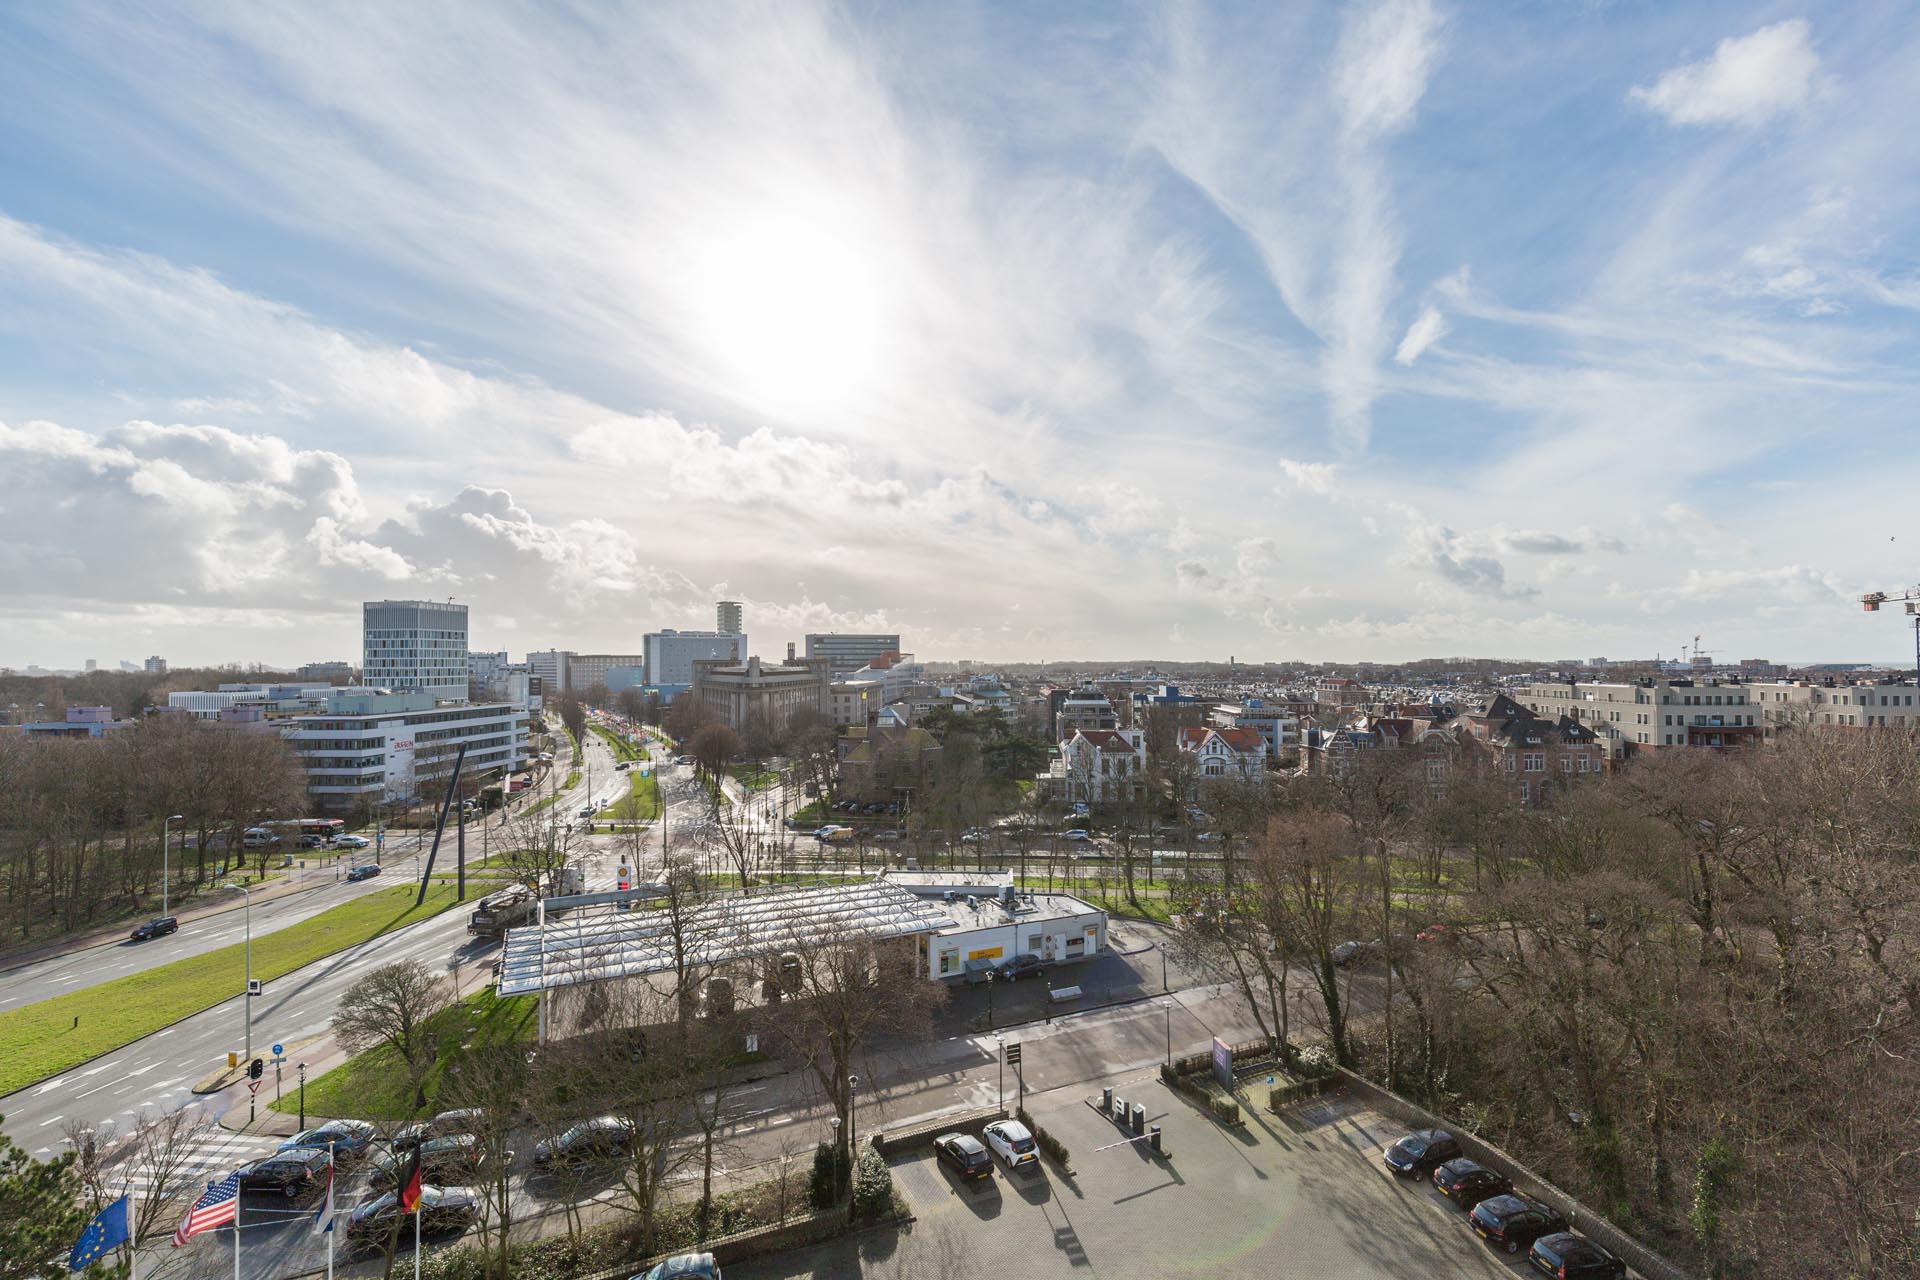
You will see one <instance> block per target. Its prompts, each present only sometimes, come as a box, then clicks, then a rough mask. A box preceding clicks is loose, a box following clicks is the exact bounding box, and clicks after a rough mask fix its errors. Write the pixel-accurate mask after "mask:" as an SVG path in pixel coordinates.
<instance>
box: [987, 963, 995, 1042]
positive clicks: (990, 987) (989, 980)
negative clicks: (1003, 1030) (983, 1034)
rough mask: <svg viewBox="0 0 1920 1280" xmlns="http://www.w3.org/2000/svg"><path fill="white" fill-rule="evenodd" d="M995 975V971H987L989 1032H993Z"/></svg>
mask: <svg viewBox="0 0 1920 1280" xmlns="http://www.w3.org/2000/svg"><path fill="white" fill-rule="evenodd" d="M993 975H994V971H993V970H992V969H989V970H987V1030H988V1031H992V1030H993Z"/></svg>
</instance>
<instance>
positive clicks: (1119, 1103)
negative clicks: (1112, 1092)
mask: <svg viewBox="0 0 1920 1280" xmlns="http://www.w3.org/2000/svg"><path fill="white" fill-rule="evenodd" d="M1113 1118H1114V1119H1116V1120H1118V1121H1120V1122H1121V1123H1123V1124H1124V1123H1125V1122H1126V1118H1127V1100H1126V1099H1125V1098H1115V1099H1114V1100H1113Z"/></svg>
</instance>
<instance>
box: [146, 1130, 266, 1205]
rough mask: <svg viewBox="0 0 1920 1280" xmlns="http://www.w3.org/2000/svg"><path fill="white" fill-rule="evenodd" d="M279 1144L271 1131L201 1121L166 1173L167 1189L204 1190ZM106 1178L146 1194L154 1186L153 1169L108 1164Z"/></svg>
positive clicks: (174, 1190)
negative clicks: (241, 1130) (229, 1127)
mask: <svg viewBox="0 0 1920 1280" xmlns="http://www.w3.org/2000/svg"><path fill="white" fill-rule="evenodd" d="M279 1145H280V1139H279V1138H276V1137H273V1136H272V1135H270V1134H259V1133H233V1132H230V1131H229V1130H226V1129H222V1128H221V1127H220V1126H219V1125H217V1124H208V1125H203V1126H201V1127H200V1128H199V1129H196V1130H195V1131H194V1132H193V1135H192V1137H191V1138H190V1139H189V1140H188V1146H187V1151H186V1154H185V1156H184V1157H183V1158H182V1159H181V1161H180V1163H179V1165H178V1167H177V1168H176V1169H174V1170H173V1171H172V1172H171V1173H169V1174H168V1175H167V1178H166V1182H167V1193H168V1194H169V1195H172V1194H176V1193H181V1192H185V1191H189V1190H191V1191H196V1192H197V1191H200V1190H203V1189H204V1188H205V1185H206V1184H207V1183H208V1182H217V1181H219V1180H220V1179H221V1178H224V1177H226V1176H227V1175H228V1174H230V1173H232V1172H233V1171H234V1170H235V1169H237V1168H239V1167H240V1166H241V1165H243V1164H246V1163H247V1162H248V1161H251V1160H258V1159H260V1158H261V1157H262V1156H269V1155H272V1154H273V1152H274V1151H275V1149H276V1148H278V1147H279ZM129 1155H131V1153H129ZM125 1163H127V1164H130V1163H131V1162H130V1161H129V1162H125ZM108 1182H109V1184H110V1185H111V1184H113V1183H119V1184H121V1185H125V1186H128V1187H131V1188H132V1190H133V1192H134V1194H135V1195H146V1194H148V1193H149V1192H151V1191H152V1190H153V1172H152V1171H151V1170H148V1169H140V1168H133V1167H121V1168H111V1167H110V1169H109V1172H108Z"/></svg>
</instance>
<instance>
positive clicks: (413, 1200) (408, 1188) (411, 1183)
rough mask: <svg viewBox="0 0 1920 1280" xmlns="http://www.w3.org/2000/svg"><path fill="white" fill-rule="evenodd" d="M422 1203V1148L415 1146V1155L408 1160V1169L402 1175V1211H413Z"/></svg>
mask: <svg viewBox="0 0 1920 1280" xmlns="http://www.w3.org/2000/svg"><path fill="white" fill-rule="evenodd" d="M419 1203H420V1148H419V1146H417V1145H416V1146H415V1147H414V1149H413V1155H412V1156H411V1157H410V1158H409V1159H408V1160H407V1167H406V1171H405V1172H404V1173H402V1174H401V1175H400V1212H401V1213H412V1212H413V1208H414V1206H415V1205H417V1204H419Z"/></svg>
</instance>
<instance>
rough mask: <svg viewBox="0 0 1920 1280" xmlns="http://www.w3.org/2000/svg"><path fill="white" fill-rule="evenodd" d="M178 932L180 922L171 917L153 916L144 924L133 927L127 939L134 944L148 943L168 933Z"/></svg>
mask: <svg viewBox="0 0 1920 1280" xmlns="http://www.w3.org/2000/svg"><path fill="white" fill-rule="evenodd" d="M178 932H180V922H179V921H178V920H176V919H174V918H173V917H172V916H155V917H154V918H153V919H151V920H149V921H147V922H146V923H145V924H141V925H135V926H134V929H133V932H132V933H130V934H128V935H127V937H129V938H131V939H132V940H133V941H135V942H149V941H151V940H153V939H154V938H164V937H166V936H167V935H168V934H170V933H178Z"/></svg>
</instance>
